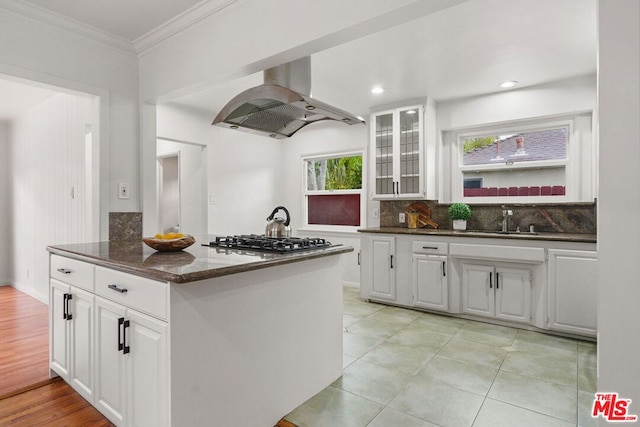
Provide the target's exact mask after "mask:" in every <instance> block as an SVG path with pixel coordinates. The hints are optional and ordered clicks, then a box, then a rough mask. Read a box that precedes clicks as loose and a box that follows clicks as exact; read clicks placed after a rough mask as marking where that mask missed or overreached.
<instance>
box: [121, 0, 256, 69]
mask: <svg viewBox="0 0 640 427" xmlns="http://www.w3.org/2000/svg"><path fill="white" fill-rule="evenodd" d="M242 1H244V0H203V1H201V2H200V3H198V4H196V5H194V6H192V7H191V8H189V9H187V10H186V11H184V12H183V13H181V14H179V15H176V16H175V17H174V18H172V19H170V20H168V21H167V22H165V23H164V24H161V25H159V26H158V27H156V28H154V29H153V30H151V31H149V32H148V33H147V34H144V35H142V36H140V37H138V38H137V39H135V40H134V41H133V46H134V50H135V52H136V53H137V54H138V56H144V55H145V54H146V53H148V52H149V51H151V50H152V49H153V48H154V47H155V46H157V45H158V44H159V43H161V42H163V41H164V40H167V39H169V38H171V37H172V36H174V35H176V34H178V33H180V32H182V31H184V30H186V29H188V28H189V27H191V26H193V25H195V24H197V23H198V22H200V21H202V20H204V19H206V18H208V17H209V16H211V15H215V14H216V13H219V12H221V11H222V10H225V9H227V8H230V7H232V6H234V5H236V4H238V3H241V2H242Z"/></svg>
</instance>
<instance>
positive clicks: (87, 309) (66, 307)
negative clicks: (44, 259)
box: [49, 256, 94, 402]
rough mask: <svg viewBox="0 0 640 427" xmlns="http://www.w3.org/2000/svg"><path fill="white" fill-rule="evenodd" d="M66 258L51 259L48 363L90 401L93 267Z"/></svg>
mask: <svg viewBox="0 0 640 427" xmlns="http://www.w3.org/2000/svg"><path fill="white" fill-rule="evenodd" d="M69 261H70V262H67V260H66V259H64V258H62V257H55V256H54V257H52V259H51V271H52V274H51V279H50V301H51V303H50V309H49V313H50V319H49V321H50V332H49V333H50V346H49V359H50V367H51V369H52V370H53V371H55V372H56V373H57V374H58V375H60V376H61V377H62V378H64V380H65V381H67V382H68V383H69V384H70V385H71V386H72V387H73V388H74V389H75V390H76V391H77V392H78V393H80V394H81V395H82V396H83V397H84V398H85V399H87V400H88V401H89V402H93V394H94V376H93V312H94V296H93V294H91V293H90V292H87V291H86V290H83V289H81V287H82V288H84V289H89V290H92V289H93V267H92V266H90V265H87V264H84V263H79V262H74V261H73V260H69ZM72 285H74V286H72Z"/></svg>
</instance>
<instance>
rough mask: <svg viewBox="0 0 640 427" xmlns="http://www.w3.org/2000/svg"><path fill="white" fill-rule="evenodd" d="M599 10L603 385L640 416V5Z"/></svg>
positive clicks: (625, 2)
mask: <svg viewBox="0 0 640 427" xmlns="http://www.w3.org/2000/svg"><path fill="white" fill-rule="evenodd" d="M598 15H599V16H598V18H599V21H598V22H599V31H598V38H599V55H598V56H599V57H598V85H599V91H598V95H599V100H598V107H599V111H600V120H599V126H600V141H601V145H600V171H601V173H600V199H599V201H598V256H599V264H600V275H599V280H598V339H599V343H598V353H599V364H598V366H599V376H598V391H600V392H617V393H619V394H620V398H621V399H631V400H632V403H631V405H630V406H629V412H630V414H634V415H639V416H640V381H638V378H640V364H639V363H638V354H639V353H640V334H639V333H638V331H639V330H640V314H639V313H640V311H639V309H638V302H639V301H640V286H638V278H640V263H639V262H638V260H639V259H640V222H638V212H640V190H639V189H638V183H640V168H639V167H638V163H639V162H640V121H639V120H638V117H640V3H639V2H638V1H637V0H618V1H615V2H612V1H607V0H604V1H600V2H599V11H598ZM600 425H601V426H604V425H609V424H607V423H606V422H604V421H601V423H600Z"/></svg>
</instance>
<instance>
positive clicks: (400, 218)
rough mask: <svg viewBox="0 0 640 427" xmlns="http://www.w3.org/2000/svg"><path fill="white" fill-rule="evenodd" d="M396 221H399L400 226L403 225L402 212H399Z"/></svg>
mask: <svg viewBox="0 0 640 427" xmlns="http://www.w3.org/2000/svg"><path fill="white" fill-rule="evenodd" d="M398 221H400V224H404V212H400V214H399V215H398Z"/></svg>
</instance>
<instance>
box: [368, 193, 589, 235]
mask: <svg viewBox="0 0 640 427" xmlns="http://www.w3.org/2000/svg"><path fill="white" fill-rule="evenodd" d="M416 202H419V203H424V204H425V205H427V206H428V207H429V209H430V211H431V219H432V220H433V221H435V222H436V223H437V224H438V228H440V229H451V228H452V222H451V220H450V219H449V215H448V213H447V208H448V207H449V204H440V203H438V202H437V201H434V200H421V201H416V200H391V201H385V200H383V201H381V202H380V226H381V227H406V226H407V223H406V222H405V223H404V224H401V223H400V221H399V218H398V217H399V215H398V214H399V213H401V212H405V211H406V210H407V207H408V206H409V205H410V204H412V203H416ZM469 206H470V207H471V218H470V219H469V220H468V221H467V229H468V230H496V231H497V230H500V229H501V226H502V207H501V205H500V204H493V205H488V204H487V205H475V204H474V205H469ZM506 206H507V208H508V209H511V210H512V211H513V216H511V217H510V218H509V230H510V231H515V229H516V227H520V230H522V231H528V230H529V226H531V225H533V226H534V228H535V231H538V232H551V233H578V234H596V202H594V203H564V204H539V205H534V204H507V205H506Z"/></svg>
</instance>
